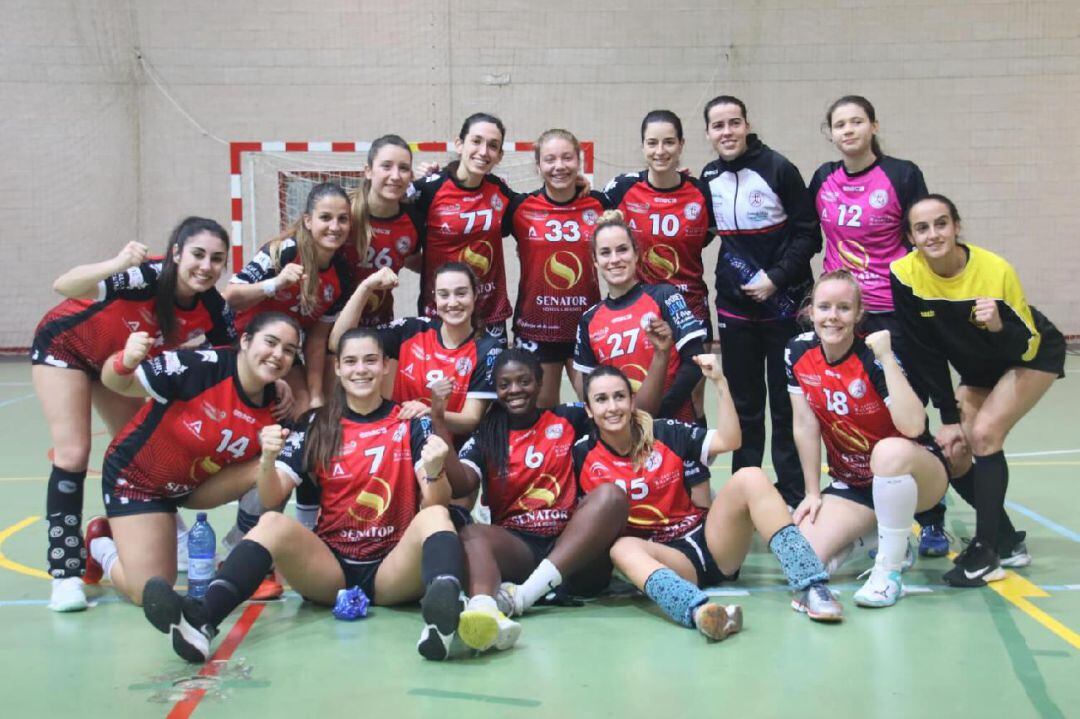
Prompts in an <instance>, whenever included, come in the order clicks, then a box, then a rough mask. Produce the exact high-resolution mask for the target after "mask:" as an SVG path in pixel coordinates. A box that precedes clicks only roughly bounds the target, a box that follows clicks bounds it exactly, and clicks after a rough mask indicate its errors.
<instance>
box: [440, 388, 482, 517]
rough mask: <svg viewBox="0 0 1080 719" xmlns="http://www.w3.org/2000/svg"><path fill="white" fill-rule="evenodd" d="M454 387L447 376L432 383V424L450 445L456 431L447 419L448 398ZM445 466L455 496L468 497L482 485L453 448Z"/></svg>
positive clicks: (444, 461)
mask: <svg viewBox="0 0 1080 719" xmlns="http://www.w3.org/2000/svg"><path fill="white" fill-rule="evenodd" d="M453 389H454V383H453V381H452V380H450V379H448V378H446V377H444V378H443V379H440V380H436V381H434V382H432V383H431V426H432V427H433V428H434V429H435V434H437V435H438V436H439V437H441V438H442V440H443V441H444V442H446V443H447V444H448V445H449V446H450V447H453V446H454V433H453V432H452V431H451V430H450V425H449V424H447V421H446V400H447V398H448V397H449V396H450V393H451V392H452V391H453ZM443 468H444V469H445V471H446V478H447V480H449V482H450V488H451V490H452V494H453V496H454V497H467V496H469V495H470V494H472V493H473V492H475V491H476V488H477V487H479V486H480V477H479V476H478V475H477V474H476V472H475V471H473V469H472V468H471V467H469V466H468V465H466V464H464V463H462V461H461V460H460V459H458V456H457V453H456V452H454V451H453V450H451V451H450V452H447V454H446V459H445V460H443Z"/></svg>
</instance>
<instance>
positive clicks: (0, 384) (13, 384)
mask: <svg viewBox="0 0 1080 719" xmlns="http://www.w3.org/2000/svg"><path fill="white" fill-rule="evenodd" d="M32 384H33V382H0V387H29V386H30V385H32Z"/></svg>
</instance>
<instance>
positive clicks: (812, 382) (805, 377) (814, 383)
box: [799, 374, 821, 387]
mask: <svg viewBox="0 0 1080 719" xmlns="http://www.w3.org/2000/svg"><path fill="white" fill-rule="evenodd" d="M799 382H801V383H802V384H804V385H806V386H807V387H820V386H821V375H819V374H800V375H799Z"/></svg>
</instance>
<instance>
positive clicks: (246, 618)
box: [166, 603, 266, 719]
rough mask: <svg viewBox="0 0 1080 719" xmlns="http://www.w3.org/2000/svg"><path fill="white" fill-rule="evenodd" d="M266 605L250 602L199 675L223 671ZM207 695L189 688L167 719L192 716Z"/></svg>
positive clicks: (212, 674)
mask: <svg viewBox="0 0 1080 719" xmlns="http://www.w3.org/2000/svg"><path fill="white" fill-rule="evenodd" d="M265 608H266V605H265V604H263V603H253V604H249V605H248V606H247V608H246V609H245V610H244V613H243V614H241V615H240V618H239V619H237V620H236V624H234V625H233V626H232V629H230V630H229V634H228V636H226V637H225V641H223V642H222V643H221V644H220V645H219V646H218V648H217V651H216V652H214V654H213V656H211V657H210V659H208V660H207V662H206V663H205V664H203V666H202V669H200V670H199V674H198V676H200V677H213V676H217V673H218V672H219V671H221V668H222V665H223V664H224V663H225V662H227V661H228V660H229V658H230V657H232V655H233V652H234V651H236V648H237V647H238V646H240V642H242V641H244V637H246V636H247V633H248V632H249V631H251V627H252V625H254V624H255V620H256V619H258V618H259V615H260V614H262V611H263V609H265ZM204 696H206V690H205V689H189V690H188V691H187V692H186V693H185V694H184V698H183V699H181V700H180V701H178V702H176V704H174V705H173V708H172V710H171V711H170V712H169V713H168V714H167V715H166V717H167V719H187V718H188V717H190V716H191V715H192V714H193V713H194V712H195V710H196V709H197V708H198V706H199V702H200V701H202V698H203V697H204Z"/></svg>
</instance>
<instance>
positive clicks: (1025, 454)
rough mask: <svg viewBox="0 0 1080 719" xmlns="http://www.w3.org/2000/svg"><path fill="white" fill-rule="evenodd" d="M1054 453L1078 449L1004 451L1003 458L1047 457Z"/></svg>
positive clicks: (1077, 451) (1067, 452) (1064, 452)
mask: <svg viewBox="0 0 1080 719" xmlns="http://www.w3.org/2000/svg"><path fill="white" fill-rule="evenodd" d="M1054 454H1080V449H1048V450H1044V451H1041V452H1006V453H1005V458H1006V459H1012V458H1013V457H1049V456H1051V455H1054Z"/></svg>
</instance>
